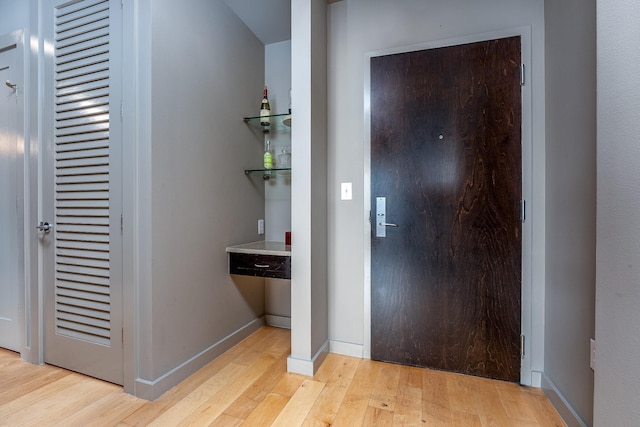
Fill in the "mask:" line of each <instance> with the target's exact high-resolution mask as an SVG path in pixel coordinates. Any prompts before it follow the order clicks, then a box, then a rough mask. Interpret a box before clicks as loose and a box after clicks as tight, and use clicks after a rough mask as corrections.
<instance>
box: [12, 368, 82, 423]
mask: <svg viewBox="0 0 640 427" xmlns="http://www.w3.org/2000/svg"><path fill="white" fill-rule="evenodd" d="M82 380H83V378H82V377H81V376H80V375H74V374H71V375H67V376H65V377H63V378H60V379H59V380H57V381H54V382H51V383H48V384H46V385H44V386H42V387H40V388H38V389H37V390H34V391H32V392H30V393H26V394H24V395H22V396H20V397H18V398H16V399H14V400H11V401H10V402H7V403H5V404H3V405H1V406H0V420H5V419H8V418H9V417H10V416H11V415H12V414H13V413H15V412H17V411H21V410H23V409H24V408H29V407H31V406H34V405H36V404H38V403H40V402H48V401H49V400H50V399H52V398H53V397H55V395H56V394H57V393H59V392H60V391H61V390H64V389H65V388H67V387H71V386H74V385H77V384H80V383H81V382H82Z"/></svg>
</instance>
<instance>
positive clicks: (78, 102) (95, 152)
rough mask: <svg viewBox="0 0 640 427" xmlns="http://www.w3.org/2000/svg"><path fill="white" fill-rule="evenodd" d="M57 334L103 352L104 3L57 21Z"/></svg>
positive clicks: (106, 303)
mask: <svg viewBox="0 0 640 427" xmlns="http://www.w3.org/2000/svg"><path fill="white" fill-rule="evenodd" d="M54 40H55V55H54V64H55V68H54V69H55V82H56V83H55V101H54V102H55V126H54V128H55V145H56V147H55V170H56V172H55V174H56V182H55V221H56V224H55V228H54V230H55V236H56V239H55V241H56V244H55V246H56V257H55V271H56V294H55V296H56V298H55V299H56V331H57V333H58V334H61V335H65V336H68V337H71V338H77V339H81V340H85V341H89V342H93V343H97V344H101V345H109V343H110V339H111V323H110V321H111V319H110V314H109V313H110V303H111V301H110V295H111V294H110V275H111V271H110V267H111V265H110V261H109V260H110V247H109V242H110V227H109V226H110V222H111V221H110V211H109V197H110V192H109V172H110V171H109V162H110V151H109V138H110V133H109V129H110V113H109V73H110V69H109V2H108V1H106V0H88V1H79V2H75V3H72V4H68V5H66V6H63V7H60V8H58V9H57V13H56V19H55V37H54Z"/></svg>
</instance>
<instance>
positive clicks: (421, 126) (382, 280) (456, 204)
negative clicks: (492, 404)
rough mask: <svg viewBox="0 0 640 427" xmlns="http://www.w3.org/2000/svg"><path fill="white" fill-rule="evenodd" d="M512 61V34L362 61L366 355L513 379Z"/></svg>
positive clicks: (517, 285) (515, 46)
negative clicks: (367, 223) (365, 90)
mask: <svg viewBox="0 0 640 427" xmlns="http://www.w3.org/2000/svg"><path fill="white" fill-rule="evenodd" d="M520 63H521V61H520V37H511V38H504V39H498V40H490V41H483V42H478V43H470V44H465V45H459V46H451V47H444V48H437V49H429V50H422V51H416V52H408V53H401V54H394V55H387V56H379V57H373V58H371V64H370V66H371V88H370V89H371V191H372V193H371V199H372V206H371V218H372V230H371V232H372V235H371V356H372V358H373V359H375V360H382V361H388V362H394V363H401V364H406V365H414V366H424V367H429V368H435V369H442V370H447V371H454V372H461V373H466V374H472V375H478V376H483V377H488V378H497V379H503V380H508V381H516V382H517V381H519V380H520V333H521V332H520V318H521V308H520V307H521V253H522V241H521V229H522V223H521V219H520V200H521V187H522V185H521V180H522V178H521V177H522V172H521V86H520ZM378 197H384V198H385V201H386V216H385V217H382V216H380V215H378V212H376V199H377V198H378ZM379 218H384V221H385V222H387V223H390V224H396V225H397V227H396V226H386V227H383V228H384V230H385V232H386V237H376V228H377V227H376V225H377V223H379V222H380V221H379Z"/></svg>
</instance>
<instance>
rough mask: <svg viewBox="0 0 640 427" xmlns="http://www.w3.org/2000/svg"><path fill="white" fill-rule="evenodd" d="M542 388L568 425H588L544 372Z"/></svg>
mask: <svg viewBox="0 0 640 427" xmlns="http://www.w3.org/2000/svg"><path fill="white" fill-rule="evenodd" d="M542 390H543V391H544V394H545V395H546V396H547V398H548V399H549V401H550V402H551V404H552V405H553V406H554V407H555V408H556V410H557V411H558V413H559V414H560V416H561V417H562V419H563V420H564V422H565V423H567V426H568V427H587V424H586V423H585V422H584V421H583V420H582V418H580V416H579V415H578V413H577V412H576V411H575V409H573V407H572V406H571V404H570V403H569V401H568V400H567V399H565V397H564V396H563V394H562V393H561V392H560V390H559V389H558V388H557V387H556V385H555V384H554V383H553V381H551V379H550V378H549V377H548V376H547V375H546V374H544V373H543V374H542Z"/></svg>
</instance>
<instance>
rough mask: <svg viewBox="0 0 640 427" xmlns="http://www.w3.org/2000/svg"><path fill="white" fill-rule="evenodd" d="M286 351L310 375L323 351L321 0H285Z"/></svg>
mask: <svg viewBox="0 0 640 427" xmlns="http://www.w3.org/2000/svg"><path fill="white" fill-rule="evenodd" d="M291 16H292V22H291V58H292V61H291V77H292V78H291V86H292V87H291V91H292V97H293V98H292V106H291V108H292V112H293V114H295V116H294V119H295V122H294V124H293V126H292V129H291V143H292V145H293V153H292V168H293V170H292V183H291V186H292V188H291V191H292V194H293V198H292V201H291V233H292V245H291V246H292V252H291V255H292V258H291V301H292V304H291V305H292V306H291V356H290V357H289V359H288V361H287V369H288V370H289V372H296V373H302V374H307V375H311V374H313V372H315V370H316V369H317V367H318V365H319V363H321V361H322V360H323V358H324V356H325V355H326V353H327V351H328V318H327V316H328V309H327V43H326V29H327V25H326V21H327V5H326V2H325V0H311V1H307V0H292V2H291Z"/></svg>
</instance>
